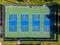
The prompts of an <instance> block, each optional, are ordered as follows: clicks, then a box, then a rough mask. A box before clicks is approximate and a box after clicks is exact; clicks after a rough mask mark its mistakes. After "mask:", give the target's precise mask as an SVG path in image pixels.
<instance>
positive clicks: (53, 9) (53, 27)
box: [46, 4, 58, 41]
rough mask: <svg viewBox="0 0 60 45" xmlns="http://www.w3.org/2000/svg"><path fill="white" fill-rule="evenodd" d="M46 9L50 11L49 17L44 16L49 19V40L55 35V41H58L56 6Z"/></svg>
mask: <svg viewBox="0 0 60 45" xmlns="http://www.w3.org/2000/svg"><path fill="white" fill-rule="evenodd" d="M48 8H49V9H50V15H46V16H47V17H48V18H49V19H50V32H51V33H50V34H51V38H55V37H54V34H56V38H57V39H56V41H58V35H57V34H58V30H57V27H58V24H57V23H58V5H57V4H56V5H51V6H48Z"/></svg>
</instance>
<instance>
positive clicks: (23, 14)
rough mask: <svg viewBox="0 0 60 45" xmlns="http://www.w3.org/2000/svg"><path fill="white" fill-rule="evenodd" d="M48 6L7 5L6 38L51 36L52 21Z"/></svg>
mask: <svg viewBox="0 0 60 45" xmlns="http://www.w3.org/2000/svg"><path fill="white" fill-rule="evenodd" d="M48 16H50V9H49V8H48V7H47V6H32V7H29V6H5V37H6V38H50V37H51V33H52V35H53V32H52V31H51V29H50V27H51V26H52V25H51V24H52V21H51V20H50V18H48Z"/></svg>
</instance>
